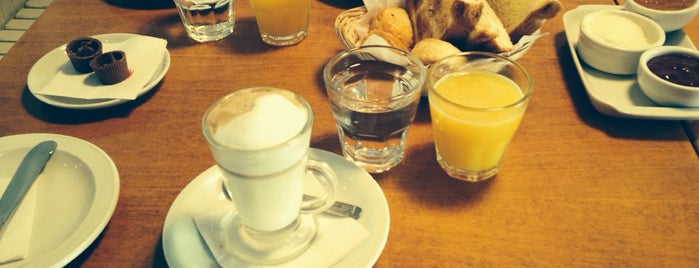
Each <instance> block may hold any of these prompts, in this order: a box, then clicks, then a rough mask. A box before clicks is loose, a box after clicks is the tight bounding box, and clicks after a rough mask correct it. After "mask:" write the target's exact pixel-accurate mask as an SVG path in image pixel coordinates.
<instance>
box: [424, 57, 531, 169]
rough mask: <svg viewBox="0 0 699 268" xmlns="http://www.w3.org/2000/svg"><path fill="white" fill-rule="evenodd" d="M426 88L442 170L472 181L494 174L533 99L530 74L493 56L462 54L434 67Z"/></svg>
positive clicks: (428, 77) (430, 70)
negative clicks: (530, 99)
mask: <svg viewBox="0 0 699 268" xmlns="http://www.w3.org/2000/svg"><path fill="white" fill-rule="evenodd" d="M425 85H426V86H427V90H428V98H429V102H430V114H431V117H432V130H433V135H434V145H435V150H436V153H437V162H439V165H440V166H441V167H442V169H444V171H446V172H447V174H449V176H451V177H453V178H456V179H460V180H465V181H471V182H477V181H483V180H487V179H489V178H492V177H493V176H495V175H496V174H497V173H498V169H499V167H500V162H501V161H502V158H503V155H504V154H505V150H506V148H507V145H508V144H509V143H510V140H511V139H512V137H513V136H514V134H515V131H516V130H517V128H518V127H519V123H520V122H521V120H522V117H523V115H524V111H525V110H526V109H527V104H528V103H529V98H530V97H531V95H532V89H533V82H532V79H531V77H530V76H529V73H528V72H527V71H526V70H525V69H524V68H523V67H522V66H521V65H519V64H518V63H516V62H514V61H512V60H510V59H508V58H506V57H503V56H500V55H497V54H494V53H489V52H464V53H461V54H456V55H452V56H449V57H446V58H444V59H442V60H440V61H438V62H435V63H433V64H432V65H430V67H429V69H428V71H427V78H426V82H425Z"/></svg>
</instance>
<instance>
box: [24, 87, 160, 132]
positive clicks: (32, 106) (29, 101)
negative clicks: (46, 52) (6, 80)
mask: <svg viewBox="0 0 699 268" xmlns="http://www.w3.org/2000/svg"><path fill="white" fill-rule="evenodd" d="M161 84H162V81H161V82H159V83H158V84H157V85H155V87H154V88H153V89H151V90H150V91H148V92H146V93H145V94H143V95H141V96H140V97H138V98H136V99H135V100H133V101H128V102H125V103H122V104H118V105H115V106H111V107H104V108H96V109H84V110H79V109H68V108H62V107H56V106H52V105H49V104H46V103H43V102H42V101H41V100H39V99H37V98H36V97H35V96H34V95H33V94H32V93H31V92H30V91H29V88H27V87H25V88H24V90H23V91H22V106H23V107H24V109H25V110H26V111H27V113H29V114H30V115H31V116H33V117H35V118H38V119H40V120H42V121H46V122H50V123H56V124H84V123H91V122H98V121H102V120H105V119H109V118H125V117H128V116H129V114H131V111H133V110H134V109H135V108H136V107H138V106H140V105H141V104H143V103H144V102H146V101H148V100H149V99H150V98H151V97H152V96H153V95H154V94H155V92H157V91H158V89H160V85H161Z"/></svg>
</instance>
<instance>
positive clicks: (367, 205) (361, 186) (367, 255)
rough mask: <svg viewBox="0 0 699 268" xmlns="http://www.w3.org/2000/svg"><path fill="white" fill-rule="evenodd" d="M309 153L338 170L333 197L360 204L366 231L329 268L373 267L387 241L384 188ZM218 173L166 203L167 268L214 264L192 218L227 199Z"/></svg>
mask: <svg viewBox="0 0 699 268" xmlns="http://www.w3.org/2000/svg"><path fill="white" fill-rule="evenodd" d="M310 157H312V158H314V159H319V160H321V161H324V162H326V163H327V164H328V165H330V166H331V167H332V168H333V170H334V171H335V172H336V173H337V176H338V178H339V181H338V184H339V185H338V193H337V199H338V200H341V201H346V202H349V203H354V204H357V205H359V206H360V207H362V209H363V211H362V216H361V217H360V218H359V220H358V221H359V223H361V224H362V226H364V228H366V230H367V231H369V237H367V239H366V240H364V241H363V242H362V243H361V244H359V245H358V246H357V247H355V248H354V249H352V251H350V252H349V253H348V256H347V257H345V258H344V259H342V260H341V261H340V262H339V263H337V264H336V265H335V266H334V267H346V268H355V267H371V266H373V265H374V263H376V261H377V260H378V259H379V256H380V255H381V252H382V251H383V248H384V246H385V245H386V240H387V239H388V229H389V212H388V203H387V202H386V197H385V196H384V194H383V191H382V190H381V188H380V187H379V185H378V184H377V183H376V181H374V179H373V178H372V177H371V175H369V173H367V172H366V171H364V170H363V169H361V168H360V167H358V166H357V165H355V164H354V163H352V162H349V161H348V160H346V159H344V158H342V157H341V156H339V155H336V154H333V153H331V152H327V151H323V150H319V149H311V151H310ZM220 176H221V173H220V172H219V170H218V167H217V166H212V167H211V168H209V169H207V170H206V171H204V172H203V173H201V174H200V175H199V176H197V177H196V178H195V179H194V180H192V182H190V183H189V184H188V185H187V187H185V188H184V189H183V190H182V192H180V194H179V195H178V196H177V198H176V199H175V201H174V202H173V204H172V206H171V207H170V211H169V212H168V214H167V217H166V218H165V224H164V227H163V251H164V252H165V259H166V260H167V262H168V264H169V265H170V267H173V268H177V267H218V265H217V264H216V260H214V258H213V256H212V255H211V253H209V250H208V249H207V246H206V244H205V242H204V240H203V239H202V238H201V237H200V236H199V232H198V231H197V228H196V226H195V225H194V220H193V219H192V217H193V216H196V215H198V214H199V213H201V212H202V211H204V210H205V209H206V208H207V207H210V206H215V205H219V204H220V203H221V202H230V201H229V200H228V199H227V198H226V195H225V194H224V193H223V188H222V185H221V179H220ZM338 243H342V241H338Z"/></svg>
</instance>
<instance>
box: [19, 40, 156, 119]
mask: <svg viewBox="0 0 699 268" xmlns="http://www.w3.org/2000/svg"><path fill="white" fill-rule="evenodd" d="M135 36H138V35H137V34H132V33H110V34H101V35H95V36H92V37H93V38H96V39H99V40H100V41H101V42H102V43H104V44H109V43H120V42H123V41H125V40H127V39H129V38H132V37H135ZM66 45H67V44H63V45H61V46H59V47H57V48H55V49H53V50H51V51H50V52H48V53H46V55H44V56H43V57H41V58H40V59H39V60H38V61H37V62H36V63H34V66H32V68H31V70H29V75H28V76H27V87H28V88H29V91H30V92H31V93H32V95H34V96H35V97H36V98H37V99H39V100H40V101H42V102H44V103H46V104H49V105H53V106H57V107H63V108H69V109H96V108H104V107H110V106H114V105H117V104H121V103H124V102H127V101H129V100H124V99H92V100H86V99H77V98H68V97H60V96H51V95H42V94H38V93H35V91H36V90H38V89H40V88H43V87H44V86H45V85H46V84H48V83H49V82H50V81H51V78H52V76H51V75H47V74H50V73H56V72H58V70H60V68H61V66H63V65H64V64H66V63H67V62H68V61H69V60H68V56H66V52H65V48H66ZM169 68H170V52H169V51H167V50H165V53H164V56H163V59H162V63H161V64H160V67H159V68H158V70H156V71H155V75H154V76H153V78H152V79H151V80H150V81H149V82H148V84H146V85H145V86H144V87H143V89H141V91H140V92H139V93H138V95H139V96H141V95H143V94H145V93H146V92H148V91H149V90H151V89H153V87H155V85H157V84H158V82H160V80H162V79H163V77H164V76H165V73H167V71H168V69H169ZM66 86H69V85H66Z"/></svg>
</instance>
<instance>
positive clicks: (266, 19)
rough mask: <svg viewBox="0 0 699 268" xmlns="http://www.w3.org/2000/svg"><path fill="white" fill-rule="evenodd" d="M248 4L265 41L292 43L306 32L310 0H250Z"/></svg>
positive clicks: (275, 43) (281, 44)
mask: <svg viewBox="0 0 699 268" xmlns="http://www.w3.org/2000/svg"><path fill="white" fill-rule="evenodd" d="M250 4H251V5H252V8H253V11H254V13H255V20H257V28H258V29H259V30H260V36H261V37H262V41H264V42H265V43H267V44H270V45H273V46H288V45H294V44H297V43H298V42H301V40H303V39H304V38H305V37H306V35H307V34H308V16H309V13H310V9H311V1H310V0H250Z"/></svg>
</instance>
